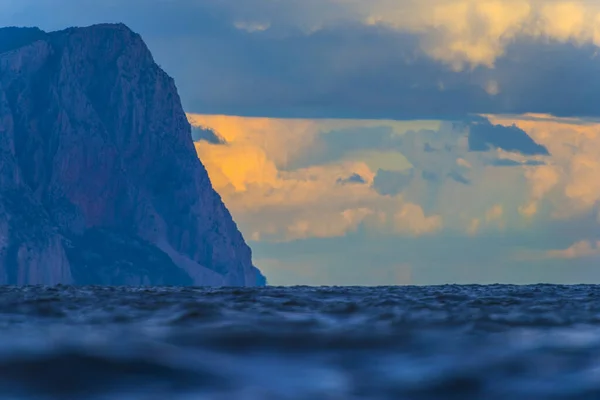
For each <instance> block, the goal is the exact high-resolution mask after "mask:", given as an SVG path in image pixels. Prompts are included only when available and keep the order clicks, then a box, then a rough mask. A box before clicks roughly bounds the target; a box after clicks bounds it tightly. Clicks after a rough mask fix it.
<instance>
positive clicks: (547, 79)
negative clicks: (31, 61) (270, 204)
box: [0, 0, 600, 120]
mask: <svg viewBox="0 0 600 400" xmlns="http://www.w3.org/2000/svg"><path fill="white" fill-rule="evenodd" d="M78 4H81V6H78V7H73V6H72V1H71V0H35V1H34V0H20V1H18V2H8V3H7V2H6V1H4V2H2V7H3V12H2V13H0V25H39V26H41V27H42V28H45V29H60V28H64V27H66V26H70V25H87V24H91V23H97V22H104V21H123V22H125V23H127V24H129V25H130V26H131V27H132V28H133V29H135V30H136V31H139V32H140V33H141V34H142V35H143V37H144V38H145V40H146V41H147V42H148V44H149V45H150V48H151V50H152V51H153V53H154V54H155V56H156V59H157V60H158V62H159V63H160V64H161V65H162V66H163V67H164V68H165V69H166V70H167V71H168V72H169V73H170V74H172V75H173V76H174V77H175V80H176V82H177V83H178V86H179V88H180V93H181V95H182V99H183V101H184V105H185V107H186V109H187V110H189V111H192V112H196V113H205V114H206V113H208V114H230V115H231V114H233V115H246V116H271V117H277V116H279V117H302V118H316V117H318V118H322V117H327V118H333V117H342V118H393V119H414V118H427V119H431V118H436V119H439V118H443V119H449V120H453V119H456V118H463V117H465V116H466V115H470V114H480V113H494V114H498V113H518V114H522V113H528V112H535V113H551V114H554V115H560V116H599V115H600V109H599V108H598V107H596V106H595V104H597V103H598V102H599V101H600V66H599V64H598V62H597V55H598V45H599V44H600V17H599V16H600V3H598V2H597V1H591V0H589V1H584V0H580V1H561V0H546V1H542V0H503V1H499V0H419V1H416V0H372V1H363V0H286V1H276V2H274V1H271V0H246V1H243V2H240V1H237V0H235V1H234V0H223V1H218V2H217V1H212V0H178V1H161V0H147V1H142V0H131V1H130V2H118V3H117V2H115V1H102V2H99V1H83V0H82V1H81V2H80V3H78ZM56 9H60V10H61V13H60V15H57V14H56V13H54V12H53V11H54V10H56Z"/></svg>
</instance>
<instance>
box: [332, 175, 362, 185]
mask: <svg viewBox="0 0 600 400" xmlns="http://www.w3.org/2000/svg"><path fill="white" fill-rule="evenodd" d="M336 182H337V184H338V185H349V184H364V183H367V181H365V178H363V177H362V176H360V175H359V174H352V175H350V176H349V177H347V178H338V180H337V181H336Z"/></svg>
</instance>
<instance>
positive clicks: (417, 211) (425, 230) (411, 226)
mask: <svg viewBox="0 0 600 400" xmlns="http://www.w3.org/2000/svg"><path fill="white" fill-rule="evenodd" d="M394 223H395V229H396V231H397V232H409V233H412V234H414V235H416V236H421V235H427V234H431V233H435V232H437V231H439V230H441V229H442V218H441V217H440V216H439V215H432V216H429V217H428V216H426V215H425V213H424V212H423V209H422V208H421V206H419V205H418V204H412V203H408V204H403V205H402V207H401V208H400V210H399V211H398V212H397V213H396V214H395V215H394Z"/></svg>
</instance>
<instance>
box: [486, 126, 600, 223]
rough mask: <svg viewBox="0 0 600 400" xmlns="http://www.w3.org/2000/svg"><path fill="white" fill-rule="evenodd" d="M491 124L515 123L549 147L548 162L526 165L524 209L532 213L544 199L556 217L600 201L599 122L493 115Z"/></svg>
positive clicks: (568, 214) (572, 214)
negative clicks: (527, 193) (527, 199)
mask: <svg viewBox="0 0 600 400" xmlns="http://www.w3.org/2000/svg"><path fill="white" fill-rule="evenodd" d="M490 120H491V121H492V123H496V124H502V125H506V126H510V125H512V124H515V125H516V126H518V127H519V128H521V129H523V130H524V131H525V132H527V133H528V134H529V135H530V136H531V137H532V138H533V139H534V140H536V141H537V142H538V143H540V144H542V145H544V146H546V148H548V150H549V152H550V154H551V158H550V163H549V164H548V165H543V166H536V167H527V168H526V172H525V177H526V178H527V180H528V181H529V183H530V189H529V193H530V195H529V201H528V203H527V204H523V205H522V208H521V211H522V213H523V214H525V215H532V214H535V213H536V212H537V211H538V203H539V202H540V201H542V200H543V199H545V200H548V201H550V202H551V203H552V208H553V215H554V216H555V217H557V218H569V217H571V216H574V215H577V214H581V213H583V212H588V211H590V210H592V209H593V208H594V207H596V206H597V205H598V202H599V201H600V179H598V176H600V158H599V157H598V154H600V123H597V122H588V121H581V120H575V119H569V118H555V117H552V116H549V115H535V114H529V115H525V116H521V117H510V116H490Z"/></svg>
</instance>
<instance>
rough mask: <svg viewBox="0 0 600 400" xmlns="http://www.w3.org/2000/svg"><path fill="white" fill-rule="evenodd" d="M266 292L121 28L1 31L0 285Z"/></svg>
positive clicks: (187, 139)
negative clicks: (252, 288) (227, 288)
mask: <svg viewBox="0 0 600 400" xmlns="http://www.w3.org/2000/svg"><path fill="white" fill-rule="evenodd" d="M58 283H64V284H106V285H111V284H115V285H122V284H128V285H138V284H140V285H211V286H242V285H249V286H254V285H264V284H265V278H264V276H263V275H262V274H261V273H260V272H259V271H258V269H256V268H255V267H254V266H253V265H252V261H251V251H250V248H249V247H248V246H247V245H246V243H245V241H244V239H243V237H242V235H241V233H240V232H239V230H238V228H237V226H236V224H235V222H234V221H233V219H232V218H231V215H230V214H229V211H228V210H227V209H226V207H225V206H224V204H223V202H222V201H221V198H220V196H219V195H218V194H217V193H216V192H215V191H214V190H213V188H212V185H211V183H210V180H209V178H208V175H207V173H206V170H205V168H204V166H203V165H202V163H201V162H200V160H198V157H197V156H196V153H195V150H194V146H193V142H192V138H191V133H190V125H189V123H188V121H187V119H186V116H185V113H184V111H183V109H182V106H181V101H180V99H179V95H178V93H177V89H176V87H175V84H174V82H173V79H171V78H170V77H169V76H168V75H167V74H166V73H165V72H164V71H162V70H161V69H160V67H159V66H158V65H157V64H156V63H155V62H154V60H153V58H152V55H151V53H150V51H149V50H148V48H147V47H146V45H145V44H144V42H143V40H142V39H141V37H140V36H139V35H137V34H136V33H134V32H132V31H131V30H129V29H128V28H127V27H126V26H125V25H122V24H103V25H94V26H91V27H87V28H70V29H66V30H63V31H59V32H51V33H46V32H43V31H40V30H39V29H30V28H4V29H0V284H58Z"/></svg>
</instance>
